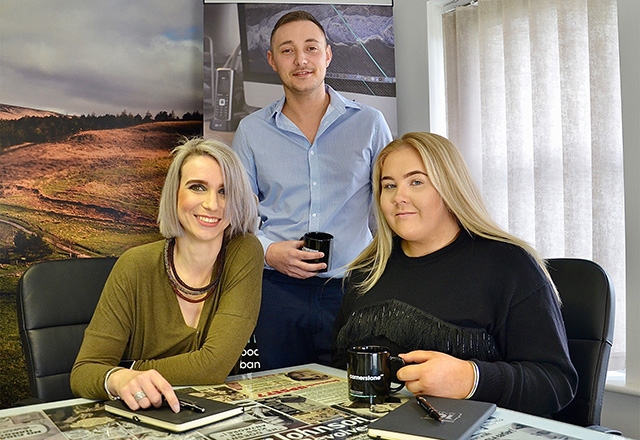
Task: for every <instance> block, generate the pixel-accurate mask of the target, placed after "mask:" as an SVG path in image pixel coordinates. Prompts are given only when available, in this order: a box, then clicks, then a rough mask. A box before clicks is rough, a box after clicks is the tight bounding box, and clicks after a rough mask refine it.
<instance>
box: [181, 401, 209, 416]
mask: <svg viewBox="0 0 640 440" xmlns="http://www.w3.org/2000/svg"><path fill="white" fill-rule="evenodd" d="M178 402H180V408H184V409H190V410H191V411H195V412H201V413H203V412H205V411H206V410H205V408H203V407H202V406H200V405H198V404H197V403H195V402H192V401H190V400H186V399H178Z"/></svg>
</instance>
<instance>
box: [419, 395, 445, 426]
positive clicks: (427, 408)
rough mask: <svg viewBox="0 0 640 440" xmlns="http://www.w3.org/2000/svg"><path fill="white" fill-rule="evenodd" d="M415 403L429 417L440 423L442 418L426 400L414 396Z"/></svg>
mask: <svg viewBox="0 0 640 440" xmlns="http://www.w3.org/2000/svg"><path fill="white" fill-rule="evenodd" d="M416 402H418V405H420V407H421V408H422V409H424V410H425V411H426V412H427V415H428V416H429V417H431V418H433V419H435V420H437V421H438V422H440V423H442V416H441V415H440V413H439V412H438V411H436V409H435V408H434V407H433V406H431V404H430V403H429V402H427V399H425V398H424V397H422V396H416Z"/></svg>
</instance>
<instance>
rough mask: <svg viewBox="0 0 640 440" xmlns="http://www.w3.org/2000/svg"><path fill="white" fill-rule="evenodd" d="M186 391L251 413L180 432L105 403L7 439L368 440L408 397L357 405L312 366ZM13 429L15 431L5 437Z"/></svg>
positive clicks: (33, 421) (19, 424) (43, 420)
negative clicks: (373, 424) (123, 414)
mask: <svg viewBox="0 0 640 440" xmlns="http://www.w3.org/2000/svg"><path fill="white" fill-rule="evenodd" d="M182 391H183V392H186V393H188V394H191V395H194V396H200V397H205V398H208V399H212V400H220V401H223V402H230V403H233V404H234V405H240V406H242V407H243V408H244V412H243V414H242V415H239V416H236V417H233V418H230V419H227V420H223V421H221V422H218V423H214V424H211V425H208V426H205V427H202V428H199V429H197V430H194V431H189V432H186V433H182V434H173V433H168V432H165V431H160V430H157V429H152V428H149V427H146V426H143V425H139V424H135V423H133V422H130V421H127V420H124V419H121V418H118V417H114V416H113V415H111V414H108V413H107V412H106V411H105V409H104V404H103V403H102V402H94V403H87V404H81V405H72V406H66V407H61V408H54V409H47V410H44V411H39V412H34V413H29V414H23V415H20V416H14V417H7V418H5V419H2V420H1V421H0V440H2V439H5V438H11V439H29V440H41V439H55V440H58V439H71V440H75V439H83V440H98V439H122V440H124V439H136V440H137V439H145V440H154V439H183V440H191V439H194V440H195V439H198V440H203V439H210V440H252V439H256V440H260V439H262V440H267V439H270V440H297V439H305V440H325V439H326V440H328V439H355V440H364V439H368V438H369V437H367V426H368V424H369V422H370V421H371V420H372V419H375V418H377V417H381V416H383V415H384V414H386V413H388V412H389V411H391V410H393V409H394V408H396V407H397V406H398V405H400V404H401V403H403V402H404V401H406V400H407V399H408V397H404V398H403V399H398V398H391V399H390V400H389V402H385V403H384V404H381V405H374V406H373V407H369V406H359V405H355V404H353V403H351V402H350V401H349V398H348V393H347V381H346V379H345V378H344V377H338V376H332V375H328V374H324V373H321V372H318V371H314V370H311V369H298V370H292V371H289V372H287V373H278V374H267V375H255V377H253V375H252V374H249V375H247V378H246V379H240V380H234V381H230V382H227V383H225V384H221V385H211V386H197V387H190V388H185V389H183V390H182ZM35 425H39V426H42V427H46V429H45V428H39V429H40V431H42V434H38V435H40V436H39V437H36V436H35V435H34V434H33V433H34V432H35V431H34V429H35V428H34V427H35ZM5 426H6V428H7V429H11V432H10V434H9V432H8V431H7V432H8V434H7V435H6V436H5V437H3V436H2V434H1V433H2V432H3V431H2V430H3V429H5ZM40 431H38V432H40Z"/></svg>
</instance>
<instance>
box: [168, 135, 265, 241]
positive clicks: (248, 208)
mask: <svg viewBox="0 0 640 440" xmlns="http://www.w3.org/2000/svg"><path fill="white" fill-rule="evenodd" d="M171 154H172V155H173V161H172V162H171V165H170V166H169V170H168V171H167V176H166V178H165V181H164V186H163V187H162V194H161V195H160V207H159V209H158V226H159V228H160V233H161V234H162V235H163V236H164V237H165V238H171V237H182V236H184V229H183V228H182V225H181V224H180V221H179V220H178V209H177V207H178V189H179V187H180V178H181V176H182V166H183V165H184V163H185V162H186V161H187V159H189V158H190V157H192V156H209V157H211V158H213V159H214V160H215V161H216V162H218V164H220V168H221V169H222V178H223V180H224V189H225V198H226V201H227V202H226V206H225V210H224V215H225V217H226V218H227V219H228V220H229V226H228V227H227V229H226V230H225V235H226V238H228V239H230V238H233V237H235V236H236V235H244V234H248V233H254V232H255V228H256V225H257V219H258V206H257V199H256V197H255V195H254V194H253V191H252V190H251V185H250V184H249V179H248V177H247V173H246V171H245V170H244V167H243V166H242V162H240V159H239V158H238V156H237V155H236V153H235V152H234V151H233V150H232V149H231V148H230V147H228V146H227V145H226V144H224V143H223V142H221V141H218V140H213V139H203V138H190V139H187V138H185V139H183V142H182V144H181V145H178V146H177V147H176V148H174V149H173V151H172V152H171Z"/></svg>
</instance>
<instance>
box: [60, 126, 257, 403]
mask: <svg viewBox="0 0 640 440" xmlns="http://www.w3.org/2000/svg"><path fill="white" fill-rule="evenodd" d="M257 219H258V214H257V203H256V199H255V196H254V195H253V192H252V191H251V188H250V186H249V182H248V178H247V176H246V174H245V171H244V168H243V167H242V165H241V163H240V160H239V159H238V157H237V156H236V154H235V153H234V152H233V151H232V150H231V149H230V148H229V147H227V146H226V145H225V144H223V143H222V142H220V141H215V140H206V139H201V138H194V139H185V140H184V141H183V142H182V144H181V145H179V146H178V147H176V148H175V149H174V150H173V161H172V163H171V165H170V166H169V170H168V173H167V177H166V179H165V184H164V187H163V189H162V195H161V199H160V208H159V215H158V223H159V226H160V231H161V233H162V234H163V235H164V237H165V238H164V239H162V240H158V241H155V242H152V243H147V244H143V245H141V246H137V247H134V248H131V249H129V250H127V251H125V252H124V253H123V254H122V255H121V256H120V258H118V261H117V262H116V264H115V265H114V267H113V270H112V271H111V274H110V275H109V278H108V279H107V282H106V284H105V286H104V289H103V291H102V295H101V296H100V301H99V302H98V305H97V307H96V310H95V313H94V315H93V318H92V319H91V322H90V323H89V326H88V327H87V329H86V331H85V335H84V340H83V342H82V347H81V348H80V352H79V353H78V357H77V359H76V362H75V364H74V366H73V370H72V372H71V389H72V390H73V392H74V394H75V395H77V396H80V397H85V398H90V399H107V398H109V399H122V400H123V401H124V402H125V403H126V404H127V405H128V406H129V408H131V409H132V410H138V409H140V408H149V407H152V406H154V407H159V406H160V405H162V404H163V401H165V400H166V402H167V403H168V404H169V405H170V406H171V408H172V409H173V410H174V411H175V412H178V411H180V404H179V402H178V399H177V397H176V395H175V393H174V391H173V386H179V385H211V384H216V383H222V382H224V380H225V379H226V377H227V375H228V374H229V373H230V372H231V371H232V370H233V369H234V366H235V365H236V364H237V362H238V359H239V358H240V355H241V353H242V350H243V348H244V347H245V345H246V344H247V341H248V340H249V337H250V336H251V333H252V332H253V329H254V328H255V325H256V321H257V319H258V311H259V309H260V299H261V295H262V268H263V252H262V245H261V244H260V241H259V240H258V238H257V237H256V236H255V235H253V233H252V232H253V231H254V229H255V226H256V223H257Z"/></svg>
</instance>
